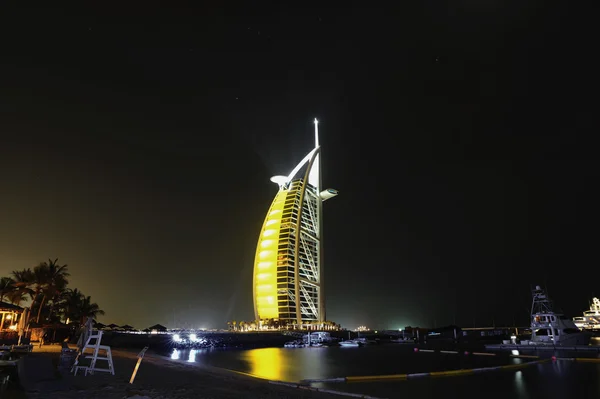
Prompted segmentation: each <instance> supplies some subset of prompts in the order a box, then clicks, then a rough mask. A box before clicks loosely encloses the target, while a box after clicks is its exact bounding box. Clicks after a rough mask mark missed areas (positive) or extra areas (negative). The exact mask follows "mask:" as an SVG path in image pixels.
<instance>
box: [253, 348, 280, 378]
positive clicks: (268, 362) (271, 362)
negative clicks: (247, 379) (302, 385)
mask: <svg viewBox="0 0 600 399" xmlns="http://www.w3.org/2000/svg"><path fill="white" fill-rule="evenodd" d="M247 355H248V360H249V361H250V374H253V375H256V376H258V377H262V378H267V379H269V380H277V381H281V380H283V373H282V356H281V349H280V348H263V349H253V350H250V351H248V352H247Z"/></svg>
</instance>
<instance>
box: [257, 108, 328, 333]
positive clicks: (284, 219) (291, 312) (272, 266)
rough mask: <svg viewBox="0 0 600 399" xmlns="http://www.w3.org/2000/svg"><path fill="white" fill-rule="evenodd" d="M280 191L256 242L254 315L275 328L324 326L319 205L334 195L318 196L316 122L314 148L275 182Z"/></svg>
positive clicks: (320, 207) (319, 192) (319, 179)
mask: <svg viewBox="0 0 600 399" xmlns="http://www.w3.org/2000/svg"><path fill="white" fill-rule="evenodd" d="M271 181H273V182H274V183H277V184H278V186H279V190H278V192H277V194H276V195H275V199H274V200H273V203H272V204H271V207H270V208H269V211H268V213H267V216H266V217H265V221H264V223H263V226H262V229H261V231H260V237H259V239H258V245H257V248H256V257H255V261H254V281H253V286H254V291H253V292H254V313H255V317H256V319H257V320H270V319H273V320H277V325H278V326H285V325H288V326H289V325H292V326H295V327H296V328H299V327H302V326H303V325H309V324H311V325H314V324H315V323H319V322H324V321H325V300H324V286H323V257H322V248H321V240H322V233H323V224H322V217H321V215H322V202H323V201H325V200H327V199H329V198H332V197H334V196H336V195H337V191H336V190H334V189H327V190H324V191H321V147H320V146H319V132H318V122H317V120H316V119H315V148H314V149H313V150H311V151H310V152H309V153H308V154H307V155H306V156H305V157H304V159H303V160H302V161H301V162H300V163H299V164H298V165H296V167H295V168H294V169H293V170H292V172H291V173H290V174H289V175H288V176H274V177H272V178H271Z"/></svg>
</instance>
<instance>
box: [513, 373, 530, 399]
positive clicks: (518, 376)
mask: <svg viewBox="0 0 600 399" xmlns="http://www.w3.org/2000/svg"><path fill="white" fill-rule="evenodd" d="M515 390H516V391H517V392H518V393H519V397H520V398H523V399H527V398H529V394H528V393H527V387H526V385H525V381H524V380H523V372H522V371H521V370H517V371H516V372H515Z"/></svg>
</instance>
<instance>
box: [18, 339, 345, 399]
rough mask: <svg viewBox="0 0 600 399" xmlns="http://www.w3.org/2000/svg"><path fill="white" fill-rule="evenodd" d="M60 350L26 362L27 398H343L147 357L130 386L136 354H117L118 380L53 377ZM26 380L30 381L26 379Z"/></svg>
mask: <svg viewBox="0 0 600 399" xmlns="http://www.w3.org/2000/svg"><path fill="white" fill-rule="evenodd" d="M59 350H60V348H57V347H55V348H52V347H47V348H44V350H42V351H40V350H39V349H37V350H36V351H35V352H34V353H31V354H30V355H28V356H27V358H28V359H23V360H26V363H24V364H25V365H27V367H26V368H27V369H28V370H27V372H26V373H25V372H24V373H23V374H24V375H23V376H22V385H23V388H24V389H25V392H24V393H23V394H22V395H18V396H17V394H16V393H15V395H11V397H15V398H17V397H23V398H32V399H59V398H60V399H71V398H73V399H74V398H77V399H87V398H90V399H100V398H102V399H122V398H131V399H142V398H144V399H192V398H198V399H204V398H216V399H219V398H251V399H252V398H290V399H296V398H315V399H316V398H338V399H339V398H343V396H338V395H334V394H327V393H322V392H315V391H308V390H305V389H298V388H291V387H286V386H280V385H274V384H269V383H268V382H267V381H263V380H260V379H256V378H253V377H249V376H244V375H239V374H236V373H233V372H230V371H227V370H222V369H216V368H211V367H203V366H198V365H193V366H192V365H186V364H185V363H178V362H172V361H170V360H169V359H166V358H164V357H161V356H158V355H154V354H152V353H147V354H146V356H145V357H144V359H143V361H142V364H141V366H140V368H139V370H138V373H137V376H136V379H135V382H134V383H133V384H129V379H130V377H131V373H132V372H133V369H134V367H135V363H136V361H137V353H132V352H127V351H120V350H113V360H114V365H115V374H116V375H114V376H113V375H110V374H108V373H96V374H95V375H88V376H83V375H77V376H73V374H71V373H68V372H63V373H60V374H59V373H58V372H56V371H53V370H52V371H50V370H51V369H52V367H50V363H51V360H52V361H53V362H54V363H55V364H56V362H57V360H58V357H59V355H60V353H59V352H58V351H59ZM25 374H27V375H25Z"/></svg>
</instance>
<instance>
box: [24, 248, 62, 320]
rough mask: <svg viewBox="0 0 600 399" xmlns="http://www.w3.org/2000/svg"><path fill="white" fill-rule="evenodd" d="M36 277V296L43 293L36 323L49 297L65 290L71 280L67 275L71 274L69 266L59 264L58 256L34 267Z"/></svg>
mask: <svg viewBox="0 0 600 399" xmlns="http://www.w3.org/2000/svg"><path fill="white" fill-rule="evenodd" d="M33 274H34V277H35V290H36V298H37V297H38V296H39V295H40V294H41V295H42V300H41V301H40V304H39V306H38V314H37V318H36V323H39V322H40V316H41V314H42V308H43V306H44V302H45V301H46V299H47V298H52V297H54V295H56V293H57V292H60V291H62V290H64V289H65V288H66V286H67V284H68V282H69V280H67V277H69V276H70V274H69V272H68V266H67V265H63V266H60V265H58V258H56V259H54V261H53V260H51V259H48V262H42V263H40V264H39V265H37V266H36V267H34V268H33Z"/></svg>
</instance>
